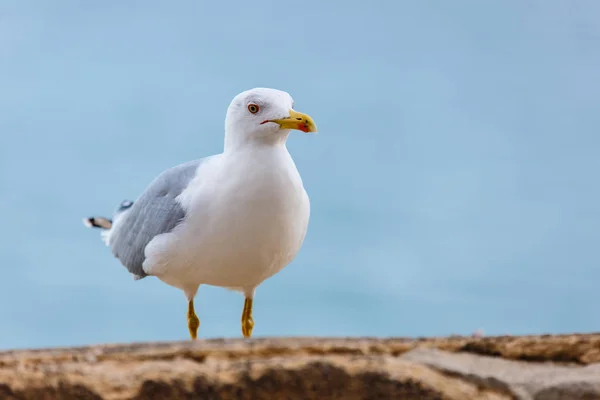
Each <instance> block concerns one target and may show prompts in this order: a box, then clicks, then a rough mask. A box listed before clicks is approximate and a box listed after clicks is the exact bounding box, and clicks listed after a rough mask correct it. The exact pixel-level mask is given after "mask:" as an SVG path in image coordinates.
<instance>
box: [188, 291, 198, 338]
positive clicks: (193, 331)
mask: <svg viewBox="0 0 600 400" xmlns="http://www.w3.org/2000/svg"><path fill="white" fill-rule="evenodd" d="M187 320H188V329H189V330H190V337H191V338H192V340H196V337H197V336H198V327H199V326H200V320H199V319H198V317H197V316H196V312H195V311H194V300H193V299H192V300H190V302H189V303H188V311H187Z"/></svg>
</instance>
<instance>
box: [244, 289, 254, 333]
mask: <svg viewBox="0 0 600 400" xmlns="http://www.w3.org/2000/svg"><path fill="white" fill-rule="evenodd" d="M252 328H254V320H253V319H252V298H249V297H246V300H245V301H244V311H243V312H242V334H243V335H244V337H246V338H249V337H250V336H252Z"/></svg>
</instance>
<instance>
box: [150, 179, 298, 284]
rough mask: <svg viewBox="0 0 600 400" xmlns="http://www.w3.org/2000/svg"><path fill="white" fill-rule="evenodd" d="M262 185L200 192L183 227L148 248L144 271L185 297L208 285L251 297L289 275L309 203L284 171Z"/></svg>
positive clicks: (245, 184)
mask: <svg viewBox="0 0 600 400" xmlns="http://www.w3.org/2000/svg"><path fill="white" fill-rule="evenodd" d="M292 172H296V171H295V168H294V171H292ZM290 175H291V176H290ZM296 175H297V172H296ZM256 178H257V179H253V176H248V177H247V179H245V180H243V181H238V182H234V183H232V184H225V185H224V184H221V185H219V186H212V185H210V184H208V185H205V186H204V187H199V188H197V189H196V192H195V193H193V194H192V195H191V196H190V197H191V200H190V204H191V206H190V208H189V210H188V212H187V214H186V218H185V221H184V222H183V223H182V224H181V225H179V226H178V227H177V228H176V229H175V230H174V231H173V232H172V233H169V234H167V235H163V236H165V237H164V238H161V239H159V240H157V241H156V243H154V244H153V243H151V244H150V245H149V246H148V249H147V251H146V253H147V256H148V255H149V256H150V257H148V259H147V261H148V264H149V265H148V267H147V266H146V264H145V265H144V268H145V269H146V270H147V271H148V272H149V273H150V274H152V275H156V276H158V277H159V278H160V279H161V280H163V281H165V282H166V283H168V284H170V285H173V286H176V287H179V288H182V289H184V290H187V289H190V290H193V288H194V287H195V286H197V285H199V284H208V285H214V286H221V287H228V288H232V289H236V290H240V291H246V292H249V291H252V290H254V288H256V286H258V285H259V284H260V283H261V282H263V281H264V280H265V279H267V278H269V277H271V276H273V275H274V274H276V273H277V272H279V271H280V270H281V269H282V268H284V267H285V266H286V265H287V264H288V263H290V262H291V261H292V260H293V258H294V257H295V256H296V254H297V253H298V251H299V249H300V247H301V245H302V242H303V240H304V237H305V234H306V230H307V226H308V219H309V213H310V205H309V200H308V196H307V195H306V192H305V191H304V188H303V187H302V184H301V180H300V178H299V176H297V178H296V176H295V175H294V174H290V173H288V172H286V171H263V172H262V173H261V172H260V171H257V176H256ZM209 191H210V196H208V195H206V194H207V192H209ZM203 199H205V200H203ZM206 199H208V200H206Z"/></svg>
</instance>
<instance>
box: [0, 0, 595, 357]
mask: <svg viewBox="0 0 600 400" xmlns="http://www.w3.org/2000/svg"><path fill="white" fill-rule="evenodd" d="M599 18H600V3H599V2H597V1H593V0H588V1H578V2H566V1H559V0H556V1H552V0H544V1H541V0H539V1H527V2H524V1H517V0H514V1H507V0H502V1H486V2H481V1H477V0H471V1H466V0H461V1H453V2H423V1H421V2H408V1H393V0H387V1H373V2H365V1H351V0H347V1H341V0H340V1H321V0H304V1H302V2H285V1H275V0H263V1H255V2H252V1H227V2H217V1H212V2H208V1H192V0H188V1H178V2H168V1H103V2H81V1H76V0H71V1H67V0H54V1H51V2H50V1H44V0H39V1H33V0H30V1H27V0H3V1H2V2H0V138H1V140H0V213H1V215H2V229H1V230H0V268H1V270H0V271H1V274H2V275H1V276H2V278H1V279H0V348H4V349H6V348H23V347H43V346H67V345H82V344H92V343H104V342H126V341H146V340H152V341H154V340H187V338H188V332H187V327H186V318H185V314H186V306H187V304H186V300H185V297H184V296H183V293H182V292H180V291H179V290H178V289H175V288H172V287H170V286H167V285H165V284H163V283H162V282H160V281H158V280H157V279H155V278H147V279H144V280H141V281H138V282H134V281H133V280H132V279H131V277H130V275H129V274H128V273H127V271H126V269H125V268H124V267H122V266H121V264H120V263H119V262H118V260H116V259H114V258H113V257H112V255H111V253H110V251H109V249H107V248H106V247H105V246H104V244H103V243H102V242H101V240H100V237H99V234H98V231H93V230H89V229H86V228H85V227H84V226H83V225H82V223H81V219H82V218H83V217H86V216H91V215H110V214H111V213H112V211H113V210H114V209H115V207H117V206H118V204H119V203H120V202H121V201H122V200H124V199H135V198H136V197H137V196H138V195H139V194H140V193H141V191H143V190H144V188H145V187H146V186H147V185H148V183H149V182H150V181H151V180H152V179H153V178H154V177H155V176H156V175H157V174H158V173H160V172H161V171H162V170H164V169H166V168H168V167H171V166H173V165H176V164H178V163H181V162H184V161H187V160H191V159H196V158H201V157H204V156H207V155H211V154H215V153H218V152H221V151H222V145H223V121H224V117H225V110H226V108H227V106H228V105H229V102H230V101H231V99H232V98H233V97H234V96H235V95H236V94H237V93H239V92H241V91H243V90H246V89H249V88H252V87H256V86H266V87H273V88H278V89H282V90H285V91H288V92H289V93H291V94H292V96H293V97H294V99H295V102H296V108H297V109H298V110H299V111H303V112H306V113H309V114H310V115H312V116H313V117H314V119H315V121H316V122H317V124H318V126H319V130H320V132H319V134H318V135H316V136H306V135H303V134H300V133H298V134H294V135H292V137H291V138H290V140H289V144H288V147H289V149H290V152H291V153H292V156H293V157H294V159H295V161H296V164H297V166H298V169H299V170H300V173H301V174H302V177H303V179H304V183H305V186H306V188H307V190H308V192H309V195H310V197H311V202H312V215H311V223H310V226H309V231H308V235H307V237H306V241H305V243H304V246H303V248H302V250H301V252H300V254H299V256H298V257H297V258H296V259H295V261H294V262H293V263H292V264H290V265H289V266H288V267H287V268H286V269H284V270H283V271H282V272H281V273H280V274H278V275H276V276H275V277H273V278H271V279H269V280H268V281H266V282H265V283H264V284H263V285H262V286H260V287H259V289H258V291H257V295H256V300H255V311H254V317H255V321H256V327H255V329H254V334H255V336H257V337H259V336H266V335H277V336H279V335H292V336H294V335H339V336H356V335H368V336H388V335H392V336H432V335H449V334H464V335H469V334H471V333H472V332H473V331H474V330H476V329H483V330H484V332H485V334H486V335H493V334H507V333H508V334H527V333H561V332H583V331H597V330H598V329H599V328H600V313H598V304H600V291H599V290H598V282H599V279H600V263H599V261H598V259H599V257H598V247H597V246H598V242H599V240H600V232H599V231H598V226H599V224H600V187H599V184H598V173H599V172H600V135H599V133H598V126H599V125H600V112H599V111H598V98H599V96H600V52H599V51H598V43H600V25H599V24H598V20H599ZM196 304H197V307H196V310H197V312H198V315H199V317H200V319H201V323H202V325H201V327H200V335H201V337H221V336H225V337H240V336H241V332H240V322H239V319H240V315H241V311H242V305H243V297H242V296H241V295H240V294H237V293H234V292H229V291H227V290H225V289H219V288H212V287H207V286H205V287H201V288H200V291H199V294H198V297H197V300H196Z"/></svg>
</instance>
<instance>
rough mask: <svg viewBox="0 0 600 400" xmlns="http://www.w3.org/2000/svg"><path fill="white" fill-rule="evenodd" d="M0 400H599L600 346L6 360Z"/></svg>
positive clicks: (268, 342)
mask: <svg viewBox="0 0 600 400" xmlns="http://www.w3.org/2000/svg"><path fill="white" fill-rule="evenodd" d="M0 399H11V400H15V399H27V400H49V399H65V400H70V399H90V400H100V399H107V400H108V399H115V400H116V399H128V400H129V399H132V400H133V399H167V400H168V399H207V400H210V399H215V400H216V399H242V400H243V399H257V400H260V399H292V400H295V399H298V400H300V399H302V400H304V399H319V400H327V399H345V400H359V399H420V400H433V399H436V400H437V399H439V400H446V399H447V400H469V399H482V400H501V399H524V400H561V399H600V334H587V335H564V336H524V337H510V336H506V337H485V338H471V337H450V338H432V339H403V338H397V339H396V338H394V339H377V338H356V339H350V338H347V339H342V338H340V339H334V338H287V339H253V340H250V341H245V340H241V339H240V340H206V341H197V342H177V343H147V344H133V345H103V346H91V347H84V348H72V349H46V350H20V351H8V352H4V353H0Z"/></svg>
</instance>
